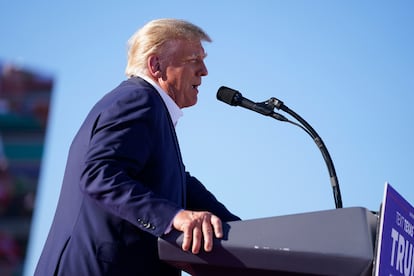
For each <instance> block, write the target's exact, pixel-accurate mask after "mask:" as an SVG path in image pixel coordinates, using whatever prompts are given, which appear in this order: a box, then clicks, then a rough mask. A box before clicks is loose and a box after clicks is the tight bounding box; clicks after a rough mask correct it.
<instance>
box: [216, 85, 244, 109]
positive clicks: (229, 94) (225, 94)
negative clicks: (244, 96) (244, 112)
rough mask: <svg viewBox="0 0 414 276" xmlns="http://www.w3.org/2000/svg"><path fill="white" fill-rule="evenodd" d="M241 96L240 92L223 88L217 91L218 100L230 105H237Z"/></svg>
mask: <svg viewBox="0 0 414 276" xmlns="http://www.w3.org/2000/svg"><path fill="white" fill-rule="evenodd" d="M238 95H241V94H240V92H239V91H237V90H234V89H231V88H228V87H226V86H222V87H220V88H219V90H218V91H217V99H218V100H220V101H222V102H225V103H226V104H229V105H237V102H236V101H235V98H236V96H238Z"/></svg>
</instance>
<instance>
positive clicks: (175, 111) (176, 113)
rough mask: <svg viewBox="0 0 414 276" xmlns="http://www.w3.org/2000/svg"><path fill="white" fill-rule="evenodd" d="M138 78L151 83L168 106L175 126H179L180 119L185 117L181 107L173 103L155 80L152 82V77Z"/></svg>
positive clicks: (141, 76)
mask: <svg viewBox="0 0 414 276" xmlns="http://www.w3.org/2000/svg"><path fill="white" fill-rule="evenodd" d="M138 77H140V78H142V79H144V80H146V81H147V82H149V83H150V84H151V85H152V86H153V87H154V88H155V90H157V92H158V94H160V96H161V98H162V100H163V101H164V103H165V105H166V106H167V109H168V113H169V114H170V117H171V120H172V122H173V124H174V126H176V125H177V123H178V120H179V119H180V117H182V116H183V111H182V110H181V109H180V107H179V106H178V105H177V104H176V103H175V102H174V101H173V99H172V98H171V97H170V96H169V95H168V94H167V92H165V91H164V90H163V89H162V88H161V87H160V86H159V85H158V84H157V83H156V82H155V81H154V80H152V79H151V78H150V77H148V76H146V75H144V74H139V75H138Z"/></svg>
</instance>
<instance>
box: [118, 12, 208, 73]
mask: <svg viewBox="0 0 414 276" xmlns="http://www.w3.org/2000/svg"><path fill="white" fill-rule="evenodd" d="M177 39H178V40H189V41H197V40H198V41H207V42H211V38H210V37H209V36H208V35H207V34H206V33H205V32H204V31H203V30H202V29H201V28H200V27H198V26H196V25H194V24H192V23H190V22H187V21H184V20H179V19H169V18H165V19H157V20H153V21H150V22H148V23H147V24H146V25H144V26H143V27H142V28H141V29H139V30H138V31H137V32H136V33H135V34H133V35H132V36H131V38H130V39H129V40H128V63H127V67H126V69H125V74H126V75H127V76H128V77H132V76H137V75H138V74H147V73H148V70H147V60H148V57H150V56H151V55H154V54H161V53H160V52H161V51H163V48H162V47H163V45H164V44H165V43H166V42H168V41H171V40H177Z"/></svg>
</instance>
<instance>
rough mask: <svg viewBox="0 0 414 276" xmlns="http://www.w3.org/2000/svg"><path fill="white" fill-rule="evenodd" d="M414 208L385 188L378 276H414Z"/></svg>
mask: <svg viewBox="0 0 414 276" xmlns="http://www.w3.org/2000/svg"><path fill="white" fill-rule="evenodd" d="M413 234H414V208H413V206H412V205H410V203H408V201H407V200H405V199H404V198H403V197H402V196H401V195H400V194H399V193H398V192H397V191H396V190H395V189H394V188H393V187H391V185H390V184H388V183H386V184H385V191H384V200H383V202H382V211H381V218H380V228H379V232H378V246H377V256H376V259H375V275H378V276H391V275H394V276H395V275H404V276H414V237H413Z"/></svg>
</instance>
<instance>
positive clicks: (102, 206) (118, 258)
mask: <svg viewBox="0 0 414 276" xmlns="http://www.w3.org/2000/svg"><path fill="white" fill-rule="evenodd" d="M203 41H208V42H209V41H211V40H210V38H209V36H208V35H207V34H206V33H205V32H204V31H203V30H201V29H200V28H199V27H197V26H195V25H193V24H191V23H189V22H186V21H182V20H175V19H160V20H154V21H151V22H149V23H148V24H146V25H145V26H144V27H143V28H142V29H140V30H138V31H137V32H136V33H135V34H134V35H133V36H132V37H131V38H130V40H129V51H128V65H127V68H126V74H127V75H128V77H129V79H128V80H126V81H124V82H122V83H121V84H120V85H119V86H118V87H117V88H115V89H114V90H113V91H111V92H110V93H108V94H107V95H105V96H104V97H103V98H102V99H101V100H100V101H99V102H98V103H97V104H96V105H95V106H94V107H93V108H92V110H91V111H90V113H89V114H88V116H87V118H86V119H85V121H84V123H83V125H82V126H81V128H80V130H79V132H78V133H77V135H76V137H75V138H74V141H73V143H72V145H71V148H70V152H69V157H68V162H67V167H66V171H65V176H64V180H63V185H62V190H61V195H60V198H59V202H58V206H57V210H56V214H55V218H54V221H53V223H52V226H51V229H50V233H49V236H48V239H47V241H46V244H45V247H44V249H43V252H42V255H41V257H40V260H39V263H38V265H37V268H36V272H35V274H36V275H42V276H47V275H179V274H180V272H179V271H178V270H176V269H175V268H172V267H170V266H168V265H167V264H165V263H163V262H162V261H160V260H159V258H158V252H157V238H158V237H160V236H162V235H164V234H166V233H168V232H169V231H171V229H176V230H178V231H182V232H183V237H184V240H183V244H182V249H183V250H186V251H187V250H188V251H191V252H192V253H194V254H197V253H198V252H199V251H200V250H205V251H207V252H208V251H211V250H212V246H213V238H214V237H216V238H220V237H222V235H223V230H222V221H230V220H238V219H239V218H238V217H237V216H235V215H233V214H232V213H230V212H229V211H228V210H227V209H226V208H225V207H224V205H222V204H221V203H220V202H218V201H217V200H216V198H215V197H214V196H213V195H212V194H211V193H210V192H209V191H208V190H207V189H206V188H205V187H204V186H203V185H202V184H201V183H200V182H199V181H198V180H197V179H196V178H194V177H192V176H191V175H190V174H189V173H188V172H186V171H185V168H184V165H183V163H182V159H181V154H180V150H179V146H178V142H177V138H176V133H175V129H174V125H175V124H176V123H177V120H178V118H179V117H180V116H181V115H182V114H181V109H182V108H185V107H189V106H192V105H194V104H196V102H197V93H198V87H199V86H200V85H201V79H202V77H204V76H206V75H207V73H208V71H207V68H206V66H205V64H204V58H205V57H206V54H205V52H204V49H203V47H202V42H203Z"/></svg>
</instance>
